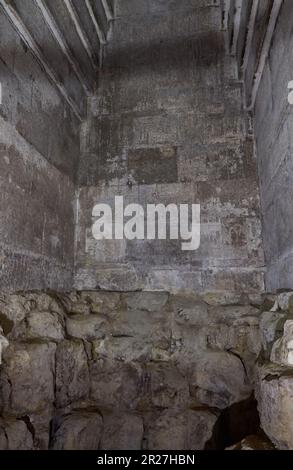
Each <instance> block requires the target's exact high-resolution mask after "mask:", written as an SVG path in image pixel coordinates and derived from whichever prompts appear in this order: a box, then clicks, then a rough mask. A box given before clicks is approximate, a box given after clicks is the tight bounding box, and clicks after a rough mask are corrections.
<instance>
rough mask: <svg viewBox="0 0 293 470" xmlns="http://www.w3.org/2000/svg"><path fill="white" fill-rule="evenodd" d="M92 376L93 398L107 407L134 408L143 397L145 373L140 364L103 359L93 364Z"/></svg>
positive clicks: (98, 403)
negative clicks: (143, 373)
mask: <svg viewBox="0 0 293 470" xmlns="http://www.w3.org/2000/svg"><path fill="white" fill-rule="evenodd" d="M90 378H91V398H92V399H93V400H94V401H95V402H96V403H97V405H103V406H104V407H105V408H106V409H111V410H112V409H113V408H114V409H120V410H122V409H134V408H135V407H136V406H137V404H138V402H139V399H141V398H142V395H143V375H142V369H141V367H140V366H139V365H138V364H123V363H119V362H118V361H117V362H111V361H107V360H102V359H101V360H98V361H95V362H94V363H93V364H92V365H91V368H90ZM126 384H127V386H125V385H126Z"/></svg>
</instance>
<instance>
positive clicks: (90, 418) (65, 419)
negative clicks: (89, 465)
mask: <svg viewBox="0 0 293 470" xmlns="http://www.w3.org/2000/svg"><path fill="white" fill-rule="evenodd" d="M102 430H103V420H102V418H101V416H100V415H99V414H98V413H93V412H85V411H79V412H74V413H70V414H69V415H66V416H62V417H60V418H57V419H55V421H54V435H53V442H52V448H53V449H54V450H98V448H99V444H100V440H101V435H102Z"/></svg>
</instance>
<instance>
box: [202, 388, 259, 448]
mask: <svg viewBox="0 0 293 470" xmlns="http://www.w3.org/2000/svg"><path fill="white" fill-rule="evenodd" d="M259 432H260V420H259V414H258V411H257V402H256V400H255V398H254V396H253V395H252V396H251V397H250V398H248V399H247V400H244V401H242V402H239V403H235V404H233V405H231V406H229V407H228V408H226V409H225V410H223V411H222V413H221V414H220V416H219V418H218V420H217V422H216V424H215V427H214V430H213V435H212V437H211V439H210V440H209V441H208V442H207V443H206V445H205V449H207V450H223V449H226V448H227V447H229V446H231V445H233V444H237V443H238V442H240V441H241V440H242V439H244V437H246V436H249V435H255V434H259Z"/></svg>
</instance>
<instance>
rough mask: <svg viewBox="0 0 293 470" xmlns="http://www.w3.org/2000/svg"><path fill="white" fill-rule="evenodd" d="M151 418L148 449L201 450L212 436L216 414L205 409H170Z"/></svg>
mask: <svg viewBox="0 0 293 470" xmlns="http://www.w3.org/2000/svg"><path fill="white" fill-rule="evenodd" d="M151 419H152V422H151V424H150V425H149V429H148V432H147V443H148V449H150V450H162V449H164V450H201V449H204V446H205V444H206V443H207V442H208V441H209V439H210V438H211V437H212V432H213V428H214V426H215V424H216V421H217V415H216V414H213V413H211V412H210V411H205V410H194V411H193V410H188V411H177V412H176V411H172V410H171V411H164V412H163V413H161V415H159V416H158V417H157V418H156V419H155V418H154V417H152V418H151Z"/></svg>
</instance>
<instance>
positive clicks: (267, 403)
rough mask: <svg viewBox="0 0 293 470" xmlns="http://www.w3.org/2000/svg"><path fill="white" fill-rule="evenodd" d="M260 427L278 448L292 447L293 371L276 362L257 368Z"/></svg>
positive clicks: (256, 392)
mask: <svg viewBox="0 0 293 470" xmlns="http://www.w3.org/2000/svg"><path fill="white" fill-rule="evenodd" d="M255 395H256V399H257V402H258V411H259V415H260V422H261V427H262V429H263V430H264V432H265V433H266V434H267V436H268V437H269V438H270V439H271V441H272V442H273V443H274V444H275V445H276V447H277V448H278V449H284V450H286V449H288V450H291V449H293V407H292V400H293V373H292V369H291V370H286V369H284V368H282V367H280V366H276V365H274V364H270V363H268V364H264V365H263V366H260V367H259V368H258V369H257V370H256V388H255Z"/></svg>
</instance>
